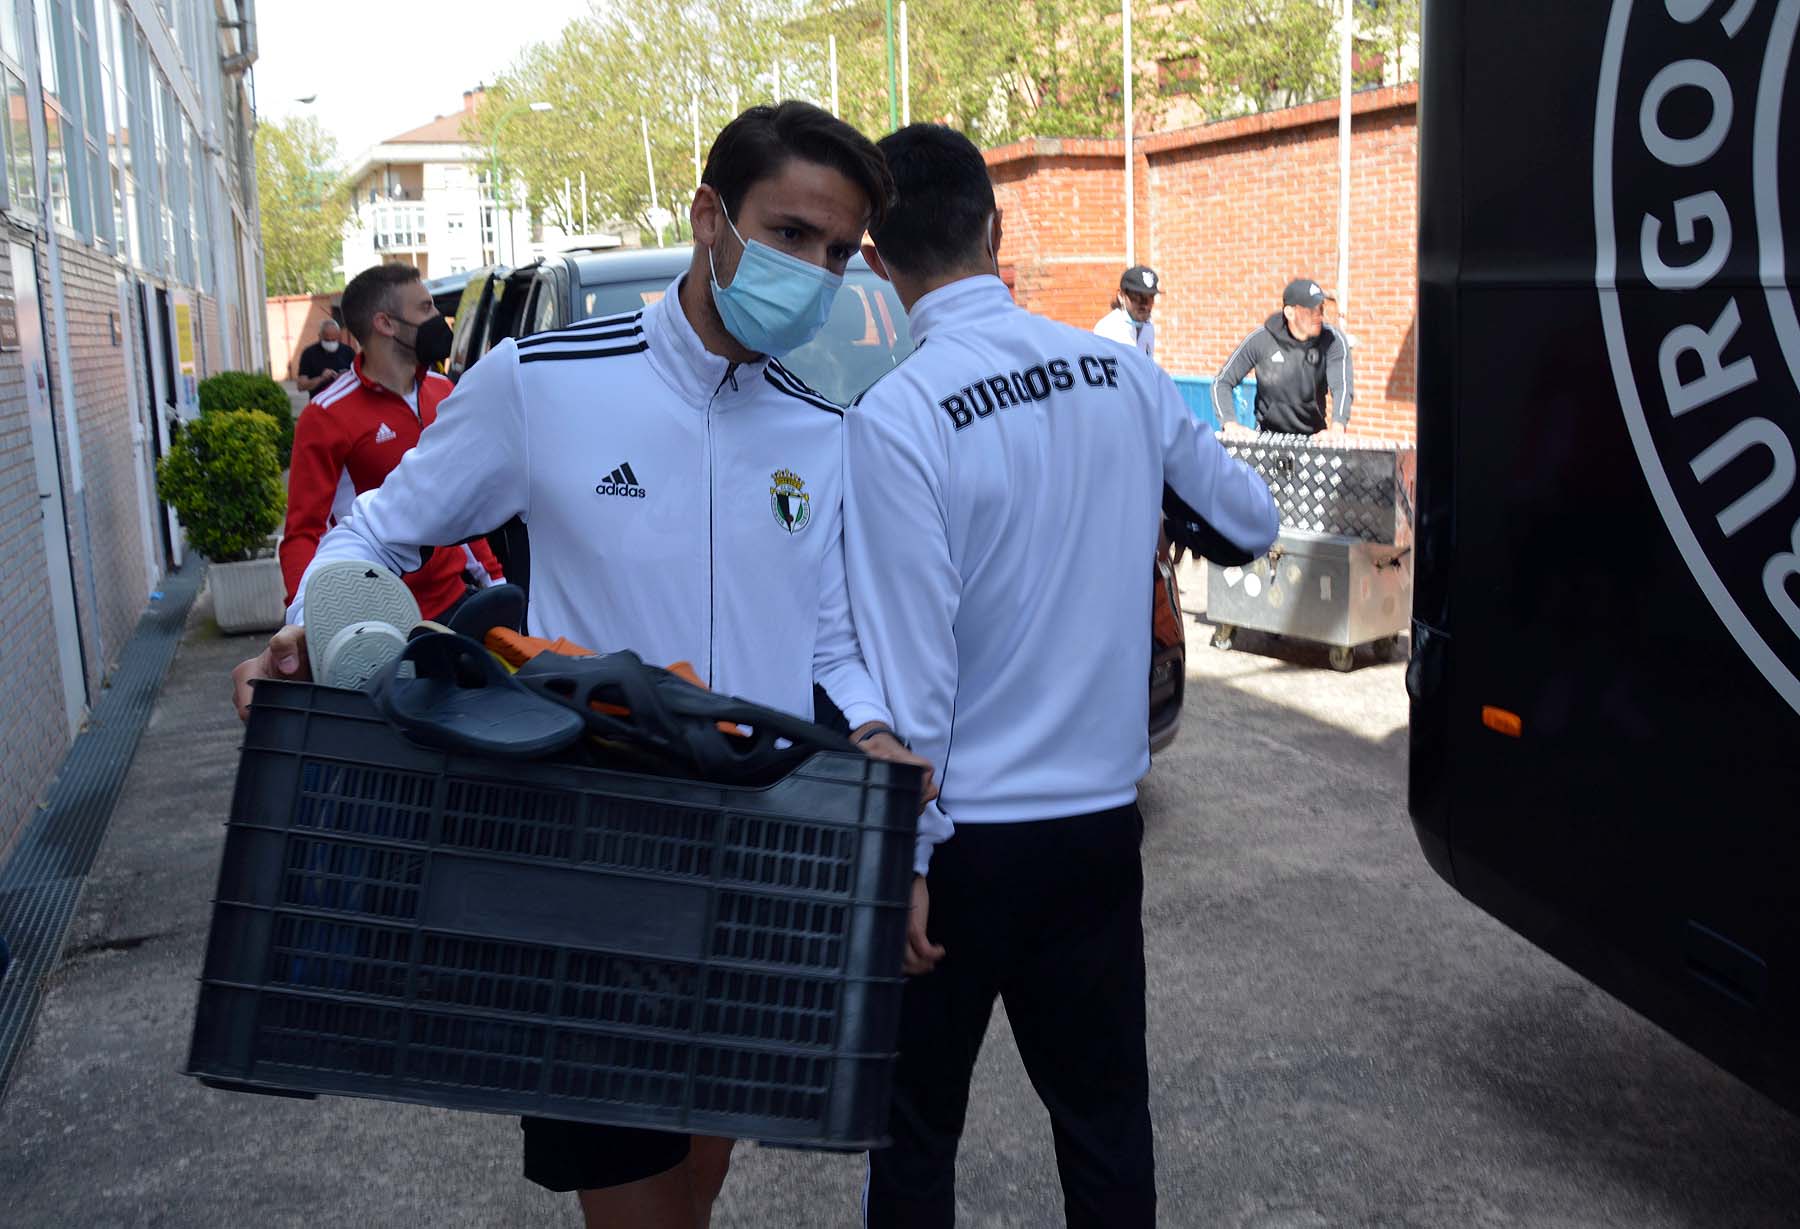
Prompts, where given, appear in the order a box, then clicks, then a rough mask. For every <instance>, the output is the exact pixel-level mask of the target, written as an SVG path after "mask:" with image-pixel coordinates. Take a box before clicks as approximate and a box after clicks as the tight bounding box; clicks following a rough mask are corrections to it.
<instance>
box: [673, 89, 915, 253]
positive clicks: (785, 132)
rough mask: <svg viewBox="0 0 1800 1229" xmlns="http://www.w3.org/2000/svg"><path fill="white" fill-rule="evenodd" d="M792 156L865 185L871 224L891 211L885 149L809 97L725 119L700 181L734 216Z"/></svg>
mask: <svg viewBox="0 0 1800 1229" xmlns="http://www.w3.org/2000/svg"><path fill="white" fill-rule="evenodd" d="M790 158H804V159H805V160H806V161H808V162H816V163H818V164H819V165H820V166H828V167H830V168H831V169H832V170H834V171H836V172H837V173H838V174H840V175H842V176H843V177H844V178H845V179H848V180H849V181H850V182H851V183H853V184H855V185H856V186H857V187H859V188H861V189H862V191H863V195H864V196H867V197H868V198H869V222H870V225H871V226H873V225H875V224H877V223H879V222H880V221H881V219H882V218H883V217H885V216H886V215H887V208H888V201H889V200H890V199H891V198H892V197H893V195H894V181H893V180H892V179H891V178H889V177H888V172H887V164H886V163H884V162H883V161H882V160H881V154H880V153H879V152H877V151H876V149H875V146H874V145H873V144H871V143H870V141H869V138H868V137H865V136H864V135H863V134H862V133H860V132H858V131H857V130H856V129H854V128H852V127H851V126H850V125H849V124H846V123H845V122H844V121H843V120H841V119H839V118H838V117H837V116H835V115H833V114H831V112H829V111H825V110H821V109H820V108H818V107H815V106H813V105H812V104H811V103H810V102H792V101H789V102H784V103H781V104H780V105H778V106H773V107H771V106H760V107H751V108H750V109H749V110H748V111H745V112H744V113H743V114H742V115H740V116H738V117H737V118H736V119H734V120H732V121H731V122H730V123H729V124H727V125H725V130H724V131H723V132H721V133H720V134H719V135H718V138H717V139H716V140H714V141H713V144H712V149H711V150H709V151H707V155H706V169H705V171H704V172H702V173H701V176H700V182H701V183H703V184H707V185H709V186H710V187H711V188H712V189H713V191H715V192H717V193H718V194H719V199H720V200H722V201H724V202H725V212H726V213H727V214H729V215H730V216H731V219H732V221H734V222H735V221H736V220H737V213H738V206H740V205H742V204H743V203H744V197H745V195H746V194H747V193H748V192H749V191H750V188H751V185H753V184H755V183H757V182H758V181H760V180H764V179H767V178H769V176H771V175H774V174H776V173H778V172H779V171H780V170H781V168H782V167H783V166H785V165H786V164H787V161H788V159H790Z"/></svg>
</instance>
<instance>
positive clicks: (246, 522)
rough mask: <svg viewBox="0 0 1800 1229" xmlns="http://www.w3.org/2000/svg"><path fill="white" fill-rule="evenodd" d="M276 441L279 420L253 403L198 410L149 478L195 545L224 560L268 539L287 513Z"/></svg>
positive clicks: (240, 556) (248, 555)
mask: <svg viewBox="0 0 1800 1229" xmlns="http://www.w3.org/2000/svg"><path fill="white" fill-rule="evenodd" d="M280 442H281V426H280V424H279V423H277V422H276V421H275V419H274V418H273V417H272V416H271V415H268V414H265V413H263V412H262V411H260V410H221V411H215V412H213V413H203V414H201V415H200V417H198V418H196V419H194V420H193V421H191V422H186V423H182V424H181V425H180V426H179V427H178V428H177V429H176V434H175V438H174V439H173V440H172V441H170V446H169V453H168V455H167V456H165V457H163V459H162V460H160V461H158V462H157V465H156V485H157V489H158V490H160V491H161V492H162V497H163V499H164V500H166V501H167V502H168V504H169V506H170V507H172V508H174V509H175V512H176V515H178V516H180V517H181V523H182V524H183V525H184V526H186V528H187V536H188V542H189V544H190V545H192V547H193V548H194V549H195V550H196V551H199V552H200V553H201V554H202V555H205V556H206V557H207V558H208V559H211V560H213V561H214V562H215V563H228V562H233V561H236V560H243V559H249V558H251V557H253V556H254V555H256V554H257V553H258V552H259V551H262V550H264V549H265V548H266V547H267V546H268V540H269V535H270V534H272V533H274V532H275V531H276V530H277V529H278V528H280V527H281V521H282V517H283V516H284V515H285V514H286V512H287V492H286V490H285V489H284V488H283V486H282V483H281V459H280V456H279V455H278V452H277V449H278V448H279V446H280Z"/></svg>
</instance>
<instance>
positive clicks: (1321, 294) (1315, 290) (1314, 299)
mask: <svg viewBox="0 0 1800 1229" xmlns="http://www.w3.org/2000/svg"><path fill="white" fill-rule="evenodd" d="M1334 297H1335V296H1333V295H1330V294H1327V293H1326V292H1325V291H1323V290H1321V289H1319V283H1317V282H1315V281H1313V280H1312V278H1310V277H1297V278H1295V279H1294V280H1293V281H1291V282H1289V283H1288V284H1287V289H1286V290H1284V291H1282V292H1281V305H1282V306H1283V307H1317V306H1318V305H1319V304H1321V303H1323V302H1324V301H1325V300H1326V299H1330V298H1334Z"/></svg>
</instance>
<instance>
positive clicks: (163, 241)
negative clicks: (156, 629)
mask: <svg viewBox="0 0 1800 1229" xmlns="http://www.w3.org/2000/svg"><path fill="white" fill-rule="evenodd" d="M255 60H256V37H255V6H254V3H253V0H0V90H4V93H5V96H6V101H7V104H8V117H9V122H8V123H6V124H4V125H0V232H4V233H3V234H0V541H4V542H5V543H6V544H7V553H8V560H9V562H10V563H11V564H12V565H13V572H14V581H13V583H12V584H10V585H8V586H7V591H6V593H5V594H4V596H0V774H3V776H0V783H3V784H4V788H3V789H0V860H3V859H4V858H5V856H6V853H7V851H8V849H9V847H10V845H11V843H12V842H13V841H14V840H15V839H16V837H17V834H18V832H19V831H20V830H21V828H22V827H23V824H24V821H25V820H26V818H27V817H28V816H29V815H30V814H31V812H32V809H33V807H34V805H35V803H36V800H37V799H38V797H39V796H40V795H41V794H42V792H43V789H44V786H45V785H46V783H47V782H48V781H49V779H50V777H51V776H52V775H53V774H54V773H55V772H56V769H57V766H58V764H59V763H60V761H61V759H62V756H63V753H64V752H65V751H66V750H67V748H68V746H69V743H70V740H71V738H72V737H73V734H74V732H75V731H76V730H77V729H79V727H80V725H81V723H82V722H83V721H84V720H85V719H86V716H87V713H88V710H89V708H90V707H91V705H92V704H93V702H94V701H95V700H96V699H97V698H98V696H99V694H100V693H101V691H102V689H103V688H104V687H105V685H106V678H107V676H108V674H109V673H110V672H111V670H112V668H113V666H114V665H115V664H116V663H117V661H118V659H119V653H120V651H121V650H122V649H123V648H124V646H125V644H126V642H127V641H129V639H130V637H131V635H132V632H133V630H134V629H135V626H136V624H137V621H138V618H139V616H140V615H141V614H142V613H143V611H144V609H145V604H146V601H147V599H148V598H149V596H150V594H151V592H152V591H153V590H155V589H157V588H158V587H159V586H160V582H161V581H162V579H163V577H164V576H165V574H166V573H167V572H168V571H169V570H170V569H171V568H174V567H177V566H180V565H181V564H182V563H183V547H182V540H181V529H180V526H179V525H178V524H177V523H176V521H175V519H174V517H173V515H172V514H171V513H170V511H169V510H168V509H167V508H166V507H165V506H164V505H163V504H162V503H161V502H160V500H159V499H158V498H157V492H156V477H155V462H156V459H157V458H158V457H159V456H161V455H162V454H163V453H164V452H165V451H166V450H167V448H168V447H169V443H170V439H171V433H172V430H173V429H174V427H175V425H176V424H177V423H179V422H180V421H181V420H182V419H184V418H186V417H190V416H192V415H193V414H194V413H196V412H197V409H198V401H197V391H196V390H197V387H198V384H199V382H200V381H201V380H202V379H204V378H205V377H206V376H208V375H212V374H214V373H215V372H218V371H223V370H229V369H246V370H260V369H261V368H262V366H263V355H264V353H265V346H264V343H263V320H264V313H263V306H262V304H263V271H262V255H261V249H262V242H261V224H260V219H259V217H258V212H257V205H256V170H255V160H254V158H253V156H252V151H251V144H250V135H251V132H252V131H253V128H254V124H255V115H254V113H253V111H252V108H251V102H250V97H251V94H250V89H249V86H248V83H247V80H246V78H247V77H248V75H249V72H250V69H251V65H252V64H254V62H255Z"/></svg>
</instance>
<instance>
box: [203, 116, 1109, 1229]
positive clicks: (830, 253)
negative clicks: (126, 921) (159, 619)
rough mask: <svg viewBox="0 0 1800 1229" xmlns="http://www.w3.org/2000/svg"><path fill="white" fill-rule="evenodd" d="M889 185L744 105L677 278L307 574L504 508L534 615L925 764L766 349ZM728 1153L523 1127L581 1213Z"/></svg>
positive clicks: (542, 1165)
mask: <svg viewBox="0 0 1800 1229" xmlns="http://www.w3.org/2000/svg"><path fill="white" fill-rule="evenodd" d="M891 191H892V183H891V180H890V179H889V178H888V174H887V170H886V168H885V166H884V164H883V162H882V159H881V156H880V154H879V153H877V151H876V150H875V148H874V146H872V145H871V144H870V143H869V141H868V140H867V139H866V138H865V137H863V136H862V135H861V134H860V133H858V132H857V131H856V130H855V129H853V128H851V127H850V126H849V125H847V124H845V123H843V122H842V121H841V120H838V119H835V118H834V117H832V116H831V115H829V114H827V113H826V112H824V111H822V110H820V109H819V108H817V107H814V106H811V105H809V104H806V103H801V102H786V103H782V104H781V105H779V106H772V107H771V106H759V107H752V108H751V109H749V110H748V111H746V112H744V113H743V114H742V115H740V116H738V118H737V119H735V120H733V121H732V122H731V123H730V124H729V125H727V126H726V128H725V129H724V131H723V132H721V133H720V134H719V137H718V139H717V140H716V141H715V142H714V144H713V147H712V150H711V152H710V153H709V154H708V156H707V161H706V168H705V172H704V174H703V175H702V177H701V185H700V188H699V189H698V191H697V192H696V193H695V196H694V200H693V203H692V205H691V206H690V210H689V217H690V219H691V221H692V224H693V232H694V238H695V246H694V258H693V264H692V265H691V266H690V268H689V269H688V271H687V273H686V274H685V275H684V276H683V277H681V278H680V279H678V280H677V281H676V283H675V284H674V285H673V286H671V287H670V289H669V293H668V294H666V295H665V296H664V297H663V298H662V299H661V300H659V301H658V302H656V303H653V304H651V305H650V306H648V307H646V308H644V309H642V310H641V311H636V312H631V313H628V314H625V315H620V316H614V317H610V318H607V319H602V320H593V321H588V322H585V323H581V324H577V325H573V326H571V327H569V328H566V329H562V330H559V331H556V332H550V333H543V334H538V335H534V336H531V337H528V338H525V339H524V340H521V341H516V342H515V341H513V340H507V341H504V342H502V343H501V344H500V345H499V346H497V347H495V348H494V349H493V350H492V351H490V352H489V353H488V355H487V356H485V357H484V358H483V359H482V360H481V361H480V362H479V363H478V364H476V365H475V366H474V367H472V368H470V369H469V371H468V373H467V374H466V375H465V376H464V377H463V379H462V382H461V383H460V384H459V385H458V386H457V389H456V391H455V392H454V393H453V394H451V396H450V397H449V398H447V399H446V400H445V402H444V404H443V405H442V407H441V408H440V410H439V414H438V418H437V421H436V422H435V423H434V424H433V425H432V426H431V427H430V429H428V430H426V431H425V432H424V434H423V436H422V437H421V439H420V442H419V445H418V447H417V448H415V449H414V450H413V451H412V452H410V453H408V454H407V456H406V459H405V460H404V461H403V462H402V463H401V464H400V466H399V467H398V468H397V469H396V470H395V471H394V472H393V474H392V475H391V476H390V477H389V478H388V479H387V481H386V482H385V483H384V484H383V485H382V486H381V488H380V489H379V490H374V491H370V492H367V493H365V494H363V495H362V496H360V497H359V498H358V499H357V501H356V503H355V505H354V507H353V508H352V510H351V511H350V512H349V514H348V515H347V516H346V517H345V518H344V519H343V520H342V521H341V522H340V523H339V524H338V525H337V526H336V527H334V528H333V529H332V530H331V532H330V533H328V534H327V535H326V536H325V538H324V539H323V540H322V541H321V542H320V544H319V549H318V553H317V555H316V557H315V559H314V562H313V565H312V566H311V567H310V568H309V569H308V571H307V577H308V578H311V577H313V576H315V575H319V574H320V570H321V569H322V568H324V567H326V566H327V565H329V564H331V563H332V562H333V561H340V560H359V561H364V562H366V563H368V564H374V565H380V567H381V568H383V569H386V570H390V571H392V572H395V573H400V574H405V573H408V572H411V571H414V570H415V569H417V568H418V567H419V566H420V562H421V556H422V554H423V553H424V552H425V551H426V550H427V549H428V548H427V547H426V545H425V544H427V543H435V542H461V541H464V540H466V539H468V538H471V537H474V536H476V535H480V534H485V533H489V532H491V531H493V530H494V529H496V528H497V527H499V526H501V525H504V524H506V523H508V522H509V521H511V520H513V519H514V518H517V519H518V520H520V521H522V522H523V523H524V525H525V527H526V530H527V532H528V533H529V543H530V551H531V592H530V607H529V615H528V630H529V631H531V632H532V633H533V634H536V635H541V636H545V637H550V638H554V637H558V636H562V637H567V638H568V639H570V640H575V641H579V642H581V643H583V644H588V645H592V646H594V647H596V648H597V649H599V650H602V651H611V650H615V649H631V650H634V651H635V652H637V653H638V654H640V655H641V656H642V657H643V658H645V659H646V660H649V661H659V662H675V661H688V662H692V663H693V664H694V667H695V668H696V670H697V671H698V672H699V674H700V675H701V677H702V679H703V681H704V682H705V683H706V684H707V685H708V686H709V687H711V688H712V689H713V690H715V691H719V692H725V693H729V694H733V695H737V696H742V697H744V698H746V699H750V700H754V701H757V702H759V703H762V704H766V705H768V706H770V707H773V708H778V709H782V710H785V711H787V712H790V713H795V714H798V715H801V716H805V717H811V716H812V713H813V687H814V683H815V681H816V682H817V683H818V684H819V685H820V686H821V687H823V688H824V690H825V692H826V693H827V694H828V695H829V696H830V698H831V699H832V700H833V701H834V702H835V703H836V704H837V706H838V708H840V709H841V710H842V711H843V713H844V715H845V718H846V720H847V721H848V723H849V724H850V726H851V727H852V731H851V738H852V740H853V741H854V742H855V743H856V744H857V745H859V746H860V747H862V748H863V750H865V751H866V752H868V753H869V754H870V755H873V756H877V757H879V758H883V759H889V760H895V761H900V762H905V763H910V764H915V765H919V766H921V767H925V768H928V767H929V765H927V763H926V761H924V760H923V759H921V758H920V757H918V756H915V755H913V754H912V753H911V752H909V751H908V750H907V749H906V748H905V746H904V745H903V744H902V743H901V742H900V741H899V740H898V739H897V738H896V737H895V735H894V733H893V731H892V729H891V728H890V726H889V724H888V714H887V710H886V707H885V706H884V704H883V703H882V701H881V698H880V694H879V692H878V691H877V690H876V688H875V686H874V683H873V681H872V680H871V678H870V676H869V673H868V670H867V669H866V668H865V666H864V665H863V662H862V658H861V655H860V652H859V650H858V647H857V642H856V636H855V632H854V629H853V627H852V625H851V621H850V608H849V596H848V591H847V587H846V582H845V576H844V554H843V518H842V509H843V491H844V474H843V464H842V458H843V440H842V430H843V414H842V411H841V410H840V409H839V408H838V407H837V406H835V405H833V404H832V403H831V402H829V401H827V400H825V399H824V398H823V397H820V396H819V395H818V394H816V393H815V392H813V391H812V390H811V389H810V388H808V387H807V386H806V385H805V384H803V383H802V382H801V381H800V380H799V379H798V378H796V377H795V376H794V375H793V374H792V373H790V372H789V371H787V370H786V368H784V367H783V366H782V365H781V363H780V362H779V361H778V360H777V358H776V357H775V356H777V355H780V354H785V353H787V352H788V351H790V350H793V349H796V348H798V347H799V346H801V345H804V344H805V343H806V342H807V341H809V340H810V339H811V338H812V337H813V336H815V335H816V334H817V333H818V332H819V330H820V329H821V328H822V327H823V325H824V323H825V320H826V319H827V317H828V316H829V314H830V309H831V303H832V298H833V295H834V294H835V293H836V290H837V288H838V285H839V284H840V282H841V280H842V275H843V271H844V267H845V265H846V263H847V262H848V261H849V259H850V257H851V256H852V254H854V253H855V251H856V250H857V245H858V243H859V242H860V241H861V239H862V235H863V233H864V229H865V227H867V226H868V225H869V224H870V223H871V222H874V223H879V222H880V220H881V217H882V214H883V211H884V209H885V208H886V206H887V203H888V198H889V196H890V194H891ZM375 579H376V581H377V582H378V581H379V577H378V576H377V577H376V578H375ZM1141 587H1142V586H1141V585H1139V588H1141ZM306 604H307V582H306V581H305V580H303V581H302V583H301V585H300V588H299V592H298V593H297V594H296V596H295V598H294V603H293V605H292V607H291V608H290V610H289V618H290V622H291V623H292V624H293V626H289V627H286V628H283V629H282V630H281V631H280V632H278V633H277V634H276V635H275V636H274V637H273V639H272V640H271V641H270V644H269V648H268V649H267V650H266V651H265V652H264V653H263V654H262V655H261V656H259V657H257V658H255V659H252V660H251V661H247V662H245V663H243V664H242V665H240V666H239V667H238V669H237V671H236V672H235V674H234V677H235V679H236V682H237V703H238V707H239V710H240V712H242V711H245V710H247V707H248V704H249V700H250V686H249V684H250V682H251V681H252V680H254V679H257V678H275V677H286V678H296V677H305V675H306V670H307V647H308V646H307V643H306V635H305V630H304V624H305V616H306V608H307V607H306ZM1143 623H1144V620H1143V619H1142V618H1140V619H1139V620H1138V628H1139V633H1140V638H1141V633H1142V627H1143ZM315 647H316V646H315ZM1140 690H1141V687H1140ZM1142 724H1143V722H1142V721H1140V722H1139V725H1140V726H1142ZM929 792H930V791H929V783H928V793H929ZM921 822H927V821H921ZM729 1156H730V1141H728V1140H708V1139H700V1138H696V1139H695V1140H694V1142H693V1144H692V1145H690V1141H689V1137H687V1136H685V1135H672V1134H668V1133H664V1132H656V1131H644V1130H634V1129H626V1128H616V1127H599V1126H586V1125H579V1124H569V1123H560V1122H550V1121H547V1120H543V1119H527V1120H526V1144H525V1169H526V1174H527V1176H528V1177H530V1178H532V1179H533V1180H534V1181H537V1182H539V1183H540V1184H541V1185H544V1186H547V1187H550V1188H551V1189H553V1190H576V1191H578V1192H579V1195H580V1199H581V1206H582V1210H583V1213H584V1215H585V1217H586V1220H587V1223H588V1224H589V1225H590V1226H602V1225H605V1226H620V1225H631V1226H645V1227H648V1229H662V1227H664V1226H666V1227H668V1229H692V1226H694V1225H696V1224H698V1225H702V1226H704V1225H705V1224H706V1223H708V1220H709V1218H710V1213H711V1205H712V1201H713V1199H714V1197H715V1196H716V1195H717V1193H718V1190H719V1187H720V1184H721V1183H722V1182H723V1180H724V1175H725V1170H726V1166H727V1164H728V1161H729Z"/></svg>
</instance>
